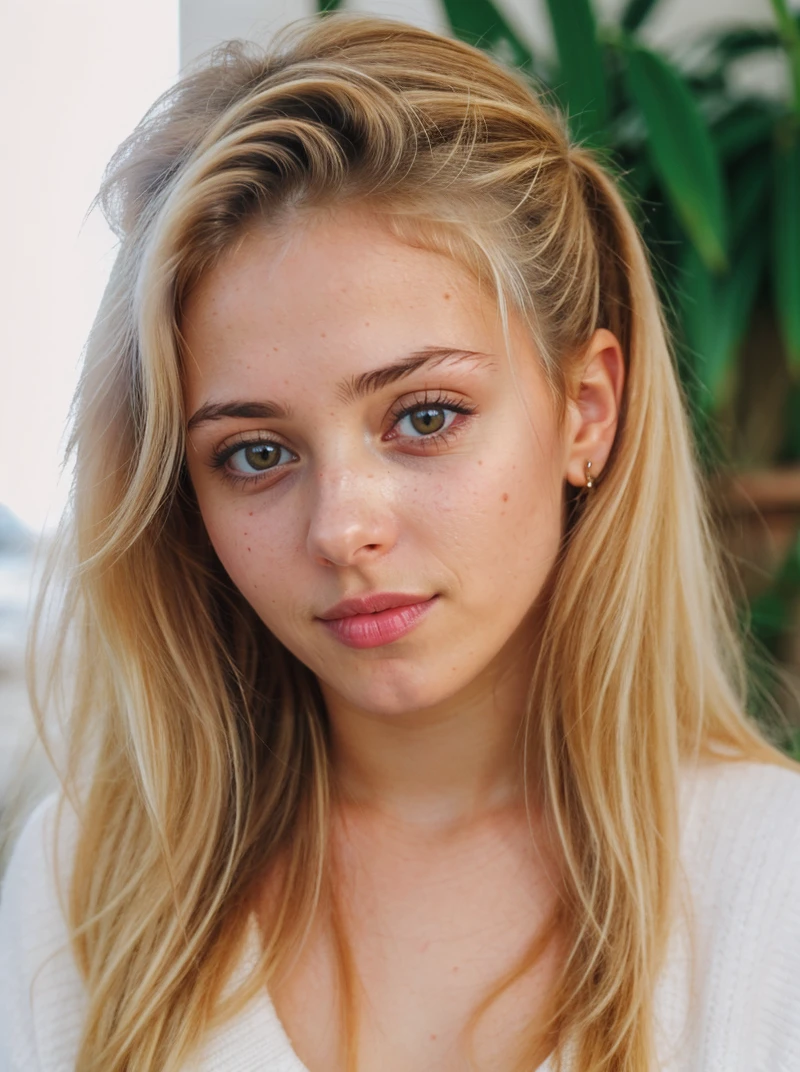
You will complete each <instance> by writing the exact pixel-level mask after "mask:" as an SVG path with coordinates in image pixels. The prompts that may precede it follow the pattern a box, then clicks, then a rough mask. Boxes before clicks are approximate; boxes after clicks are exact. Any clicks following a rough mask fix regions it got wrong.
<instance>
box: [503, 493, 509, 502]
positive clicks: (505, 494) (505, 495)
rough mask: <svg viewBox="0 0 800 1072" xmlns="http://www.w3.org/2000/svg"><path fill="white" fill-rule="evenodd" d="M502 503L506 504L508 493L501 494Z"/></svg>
mask: <svg viewBox="0 0 800 1072" xmlns="http://www.w3.org/2000/svg"><path fill="white" fill-rule="evenodd" d="M503 502H508V492H507V491H504V492H503Z"/></svg>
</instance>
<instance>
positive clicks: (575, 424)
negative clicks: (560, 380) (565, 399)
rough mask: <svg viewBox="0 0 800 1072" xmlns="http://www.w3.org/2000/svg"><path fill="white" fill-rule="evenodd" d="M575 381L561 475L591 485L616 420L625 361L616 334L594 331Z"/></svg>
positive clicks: (608, 450)
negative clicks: (564, 459) (562, 473)
mask: <svg viewBox="0 0 800 1072" xmlns="http://www.w3.org/2000/svg"><path fill="white" fill-rule="evenodd" d="M580 368H581V371H580V374H579V381H578V383H577V385H576V388H575V393H574V396H573V398H572V399H571V400H570V405H569V410H570V420H569V426H570V442H569V443H568V444H567V459H566V472H565V477H566V479H567V480H568V481H569V483H570V484H574V485H575V486H576V487H589V488H591V487H592V486H593V485H594V483H595V481H596V480H597V478H598V476H599V475H600V474H601V473H602V471H603V469H604V467H605V465H606V462H607V460H608V457H609V455H610V453H611V448H612V447H613V445H614V439H615V437H616V434H617V426H618V424H619V413H620V407H621V404H622V395H623V390H624V383H625V363H624V358H623V355H622V348H621V346H620V344H619V341H618V339H617V337H616V336H615V335H614V334H612V332H610V331H608V330H607V329H606V328H599V329H598V330H597V331H595V333H594V335H593V336H592V338H591V340H590V341H589V345H588V346H587V347H586V349H585V350H584V353H583V357H582V359H581V362H580Z"/></svg>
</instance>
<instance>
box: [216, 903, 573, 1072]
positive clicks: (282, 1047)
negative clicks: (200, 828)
mask: <svg viewBox="0 0 800 1072" xmlns="http://www.w3.org/2000/svg"><path fill="white" fill-rule="evenodd" d="M260 955H261V936H260V932H259V927H258V920H257V917H256V914H255V913H252V914H251V916H250V918H249V920H248V923H247V935H246V939H245V945H244V949H243V952H242V955H241V958H240V961H239V963H238V965H237V966H236V969H235V971H234V973H233V974H232V976H231V979H230V982H229V986H230V987H235V986H237V985H238V984H240V983H241V982H243V981H244V979H245V978H246V977H247V976H248V975H249V973H250V972H251V971H252V970H253V968H254V967H255V965H256V964H257V963H258V959H259V957H260ZM226 989H227V988H226ZM223 1068H224V1069H225V1070H226V1072H310V1070H309V1069H308V1068H307V1067H306V1066H305V1065H304V1064H303V1062H302V1061H301V1060H300V1058H299V1057H298V1056H297V1054H296V1053H295V1050H294V1047H293V1046H292V1042H291V1039H290V1038H289V1035H288V1033H287V1031H286V1028H285V1027H284V1026H283V1023H282V1022H281V1020H280V1018H279V1016H278V1012H277V1009H276V1008H275V1005H274V1003H273V1001H272V998H271V997H270V995H269V992H268V990H267V988H266V987H262V988H261V989H260V990H259V992H258V994H257V995H256V996H255V997H254V998H253V999H252V1001H250V1002H249V1003H248V1004H247V1006H246V1007H245V1008H244V1009H242V1011H241V1012H240V1013H239V1015H238V1016H235V1017H234V1018H233V1019H231V1020H229V1021H227V1022H226V1023H224V1024H222V1025H220V1027H219V1028H218V1029H217V1030H216V1032H214V1033H213V1035H212V1037H211V1038H210V1039H209V1042H208V1044H207V1046H206V1048H205V1050H204V1051H203V1061H202V1062H201V1064H200V1066H199V1069H198V1072H219V1070H221V1069H223ZM537 1072H552V1062H551V1060H550V1058H547V1060H546V1061H545V1062H544V1064H542V1065H540V1066H539V1068H538V1070H537Z"/></svg>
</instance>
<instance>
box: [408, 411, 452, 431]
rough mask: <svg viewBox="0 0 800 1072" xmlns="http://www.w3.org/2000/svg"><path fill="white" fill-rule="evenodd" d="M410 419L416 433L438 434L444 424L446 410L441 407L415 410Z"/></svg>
mask: <svg viewBox="0 0 800 1072" xmlns="http://www.w3.org/2000/svg"><path fill="white" fill-rule="evenodd" d="M409 419H410V420H411V425H412V427H413V428H414V431H415V432H423V433H425V432H438V431H439V429H440V428H441V427H442V425H443V424H444V410H443V409H442V408H441V407H440V406H429V407H426V408H425V409H415V410H414V411H413V413H410V414H409Z"/></svg>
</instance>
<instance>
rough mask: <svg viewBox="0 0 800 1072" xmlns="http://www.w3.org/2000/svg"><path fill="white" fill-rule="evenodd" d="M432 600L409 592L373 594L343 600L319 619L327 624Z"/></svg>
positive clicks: (324, 612) (323, 613) (320, 615)
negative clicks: (334, 620) (335, 620)
mask: <svg viewBox="0 0 800 1072" xmlns="http://www.w3.org/2000/svg"><path fill="white" fill-rule="evenodd" d="M432 598H433V597H432V596H426V595H416V594H414V595H409V594H408V593H407V592H371V593H369V594H368V595H365V596H357V597H355V598H354V599H343V600H342V602H341V603H337V604H336V606H335V607H330V608H329V609H328V610H326V611H323V612H322V614H318V615H317V617H318V618H322V620H323V621H326V622H327V621H331V620H332V619H334V618H352V617H353V616H354V615H355V614H377V613H378V611H381V610H389V609H390V608H391V607H410V606H411V605H412V604H414V603H426V602H427V601H428V600H429V599H432Z"/></svg>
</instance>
